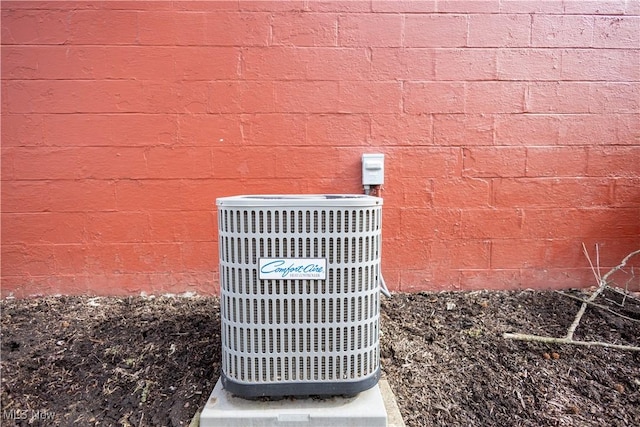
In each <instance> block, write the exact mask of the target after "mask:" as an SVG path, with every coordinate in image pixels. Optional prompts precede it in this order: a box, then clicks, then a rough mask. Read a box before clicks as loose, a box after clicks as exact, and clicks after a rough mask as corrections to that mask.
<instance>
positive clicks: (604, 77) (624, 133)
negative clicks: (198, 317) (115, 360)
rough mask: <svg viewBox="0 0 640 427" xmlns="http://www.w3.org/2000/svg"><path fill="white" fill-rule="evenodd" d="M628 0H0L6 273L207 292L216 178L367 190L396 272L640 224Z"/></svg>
mask: <svg viewBox="0 0 640 427" xmlns="http://www.w3.org/2000/svg"><path fill="white" fill-rule="evenodd" d="M638 4H639V3H638V2H637V1H635V0H633V1H631V0H630V1H626V2H621V1H610V0H598V1H596V0H593V1H561V0H557V1H556V0H553V1H544V2H541V1H526V0H517V1H515V0H513V1H512V0H500V1H498V0H481V1H466V0H446V1H435V0H424V1H397V2H389V1H384V2H383V1H323V2H316V1H311V2H305V1H301V0H300V1H291V2H283V1H273V2H271V1H268V2H265V1H256V2H253V1H242V2H238V1H226V2H225V1H222V2H191V1H185V2H102V3H99V4H96V3H78V2H27V1H23V2H20V1H7V2H2V6H1V8H2V50H1V55H2V61H1V64H2V76H3V80H2V96H1V98H2V111H3V114H2V180H3V182H2V229H3V233H2V250H3V257H2V292H3V295H6V294H7V293H8V292H11V293H13V294H14V295H16V296H28V295H33V294H42V293H93V294H121V295H127V294H131V293H139V292H142V291H144V292H172V293H177V292H181V291H185V290H193V291H197V292H201V293H216V292H217V291H218V288H217V283H216V280H217V279H216V277H217V276H216V274H217V257H218V254H217V250H218V249H217V244H216V239H217V236H216V232H215V228H216V227H215V223H216V221H217V218H216V214H215V209H214V202H215V199H216V198H217V197H222V196H230V195H237V194H251V193H350V192H353V193H360V192H362V186H361V176H360V170H361V164H360V159H361V156H362V154H363V152H382V153H384V154H385V158H386V159H387V160H386V164H385V169H386V176H385V185H384V186H383V188H381V189H380V195H382V197H384V199H385V206H384V221H383V223H384V236H385V237H384V242H383V251H384V254H385V255H384V256H383V270H384V274H385V278H386V282H387V284H388V285H389V286H390V287H391V288H392V289H394V290H404V291H420V290H425V289H433V290H436V289H437V290H441V289H482V288H503V289H505V288H506V289H519V288H523V287H550V288H561V287H566V286H585V285H586V284H588V283H589V280H590V279H591V272H590V269H589V267H588V264H587V263H586V262H585V260H584V258H583V255H582V254H581V242H586V243H587V244H588V245H591V246H593V245H595V244H599V245H601V249H602V250H601V253H602V260H603V263H605V264H607V263H608V264H615V263H616V262H617V261H618V260H619V258H621V257H622V256H624V255H625V254H626V253H628V252H630V251H631V250H632V249H636V248H637V245H638V244H640V241H639V240H638V236H639V235H640V229H639V227H640V222H639V221H638V218H639V217H640V210H639V209H640V206H639V204H640V199H639V197H640V196H639V194H638V185H639V182H638V176H640V170H638V166H637V165H638V162H637V159H638V156H640V153H638V152H637V151H638V150H637V148H638V144H639V143H640V139H639V135H640V125H639V123H640V122H639V121H638V112H639V111H640V104H639V101H638V100H639V99H640V96H639V94H640V83H639V82H640V67H639V66H638V49H640V38H639V37H640V32H638V31H637V27H638V23H639V19H640V16H638V15H639V14H640V7H639V6H638Z"/></svg>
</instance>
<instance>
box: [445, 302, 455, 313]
mask: <svg viewBox="0 0 640 427" xmlns="http://www.w3.org/2000/svg"><path fill="white" fill-rule="evenodd" d="M446 308H447V311H451V310H454V309H455V308H456V303H455V302H448V303H447V306H446Z"/></svg>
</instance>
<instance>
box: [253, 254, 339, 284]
mask: <svg viewBox="0 0 640 427" xmlns="http://www.w3.org/2000/svg"><path fill="white" fill-rule="evenodd" d="M259 268H260V273H259V279H260V280H273V279H275V280H281V279H312V280H325V279H326V278H327V260H326V259H324V258H304V259H302V258H260V260H259Z"/></svg>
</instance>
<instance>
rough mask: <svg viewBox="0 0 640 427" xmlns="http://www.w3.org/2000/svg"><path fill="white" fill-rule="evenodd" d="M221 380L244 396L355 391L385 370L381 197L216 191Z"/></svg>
mask: <svg viewBox="0 0 640 427" xmlns="http://www.w3.org/2000/svg"><path fill="white" fill-rule="evenodd" d="M217 205H218V228H219V247H220V287H221V303H220V306H221V324H222V375H221V378H222V384H223V386H224V388H225V389H226V390H227V391H229V392H231V393H233V394H235V395H237V396H241V397H245V398H255V397H261V396H270V397H277V396H289V395H291V396H308V395H353V394H357V393H359V392H361V391H364V390H366V389H368V388H371V387H373V386H374V385H375V384H376V383H377V382H378V379H379V377H380V358H379V349H380V346H379V311H380V299H379V292H380V286H381V280H382V278H381V274H380V249H381V229H382V199H381V198H378V197H371V196H364V195H255V196H235V197H224V198H219V199H217Z"/></svg>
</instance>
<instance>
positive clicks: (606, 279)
mask: <svg viewBox="0 0 640 427" xmlns="http://www.w3.org/2000/svg"><path fill="white" fill-rule="evenodd" d="M582 249H583V250H584V253H585V255H586V257H587V260H588V261H589V265H590V266H591V271H593V274H594V276H595V278H596V280H597V282H598V288H597V289H596V290H595V291H594V292H593V293H592V294H591V295H590V296H589V298H587V299H582V298H578V299H579V300H580V301H581V302H582V305H581V306H580V309H579V310H578V313H576V316H575V318H574V319H573V322H572V323H571V325H570V326H569V328H568V330H567V334H566V335H565V336H564V337H551V336H544V335H531V334H520V333H505V334H503V337H504V338H507V339H514V340H521V341H538V342H544V343H550V344H573V345H582V346H599V347H609V348H615V349H618V350H628V351H640V347H639V346H633V345H624V344H614V343H608V342H603V341H582V340H576V339H574V338H573V336H574V334H575V332H576V329H577V328H578V325H579V324H580V320H581V319H582V316H584V313H585V312H586V310H587V307H588V306H589V305H592V306H595V307H598V308H603V309H605V310H606V311H608V312H610V313H612V314H614V315H616V316H619V317H621V318H623V319H626V320H629V321H634V322H637V321H639V320H638V319H634V318H630V317H628V316H624V315H622V314H620V313H617V312H615V311H613V310H610V309H608V308H606V307H603V306H601V305H599V304H596V303H595V302H594V301H595V300H596V298H598V296H599V295H600V294H602V293H603V292H604V291H605V290H606V289H613V288H615V286H611V284H612V283H613V284H614V285H615V283H614V282H613V281H612V280H611V278H612V276H613V274H615V273H616V272H618V271H621V270H623V269H624V268H625V267H626V266H627V263H628V262H629V261H630V260H631V259H632V258H633V257H634V256H636V255H639V254H640V249H638V250H636V251H633V252H631V253H630V254H628V255H627V256H626V257H624V259H623V260H622V261H621V262H620V264H618V265H616V266H615V267H613V268H612V269H611V270H609V271H608V272H607V273H606V274H605V275H604V276H602V275H601V274H600V253H599V250H598V246H597V245H596V266H594V265H593V262H592V261H591V257H590V256H589V252H588V251H587V248H586V246H585V245H584V243H583V244H582ZM632 278H633V272H632ZM628 284H629V281H627V282H626V284H625V287H626V286H627V285H628ZM561 294H562V295H566V294H564V293H561ZM566 296H569V295H566ZM624 296H625V300H626V298H633V297H631V296H630V294H629V293H628V292H627V291H626V290H625V292H624ZM570 297H571V298H576V297H573V296H570Z"/></svg>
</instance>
